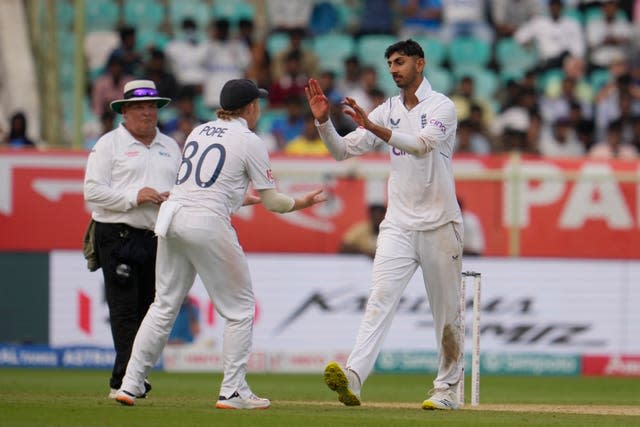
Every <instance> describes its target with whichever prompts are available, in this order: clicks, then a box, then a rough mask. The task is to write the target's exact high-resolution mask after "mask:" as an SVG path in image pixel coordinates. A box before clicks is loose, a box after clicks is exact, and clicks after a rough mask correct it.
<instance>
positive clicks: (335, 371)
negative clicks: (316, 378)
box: [324, 362, 360, 406]
mask: <svg viewBox="0 0 640 427" xmlns="http://www.w3.org/2000/svg"><path fill="white" fill-rule="evenodd" d="M324 383H325V384H326V385H327V387H329V388H330V389H331V390H333V391H335V392H336V393H338V400H339V401H340V402H342V403H344V404H345V405H347V406H360V393H359V392H358V391H354V390H352V388H351V387H350V384H349V378H347V374H345V372H344V371H343V370H342V368H341V367H340V365H338V363H336V362H330V363H329V364H328V365H327V366H326V367H325V368H324Z"/></svg>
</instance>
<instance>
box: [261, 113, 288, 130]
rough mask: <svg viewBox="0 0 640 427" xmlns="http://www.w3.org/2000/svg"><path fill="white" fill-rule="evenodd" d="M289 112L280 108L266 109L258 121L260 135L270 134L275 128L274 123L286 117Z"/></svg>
mask: <svg viewBox="0 0 640 427" xmlns="http://www.w3.org/2000/svg"><path fill="white" fill-rule="evenodd" d="M286 115H287V112H286V110H284V109H280V108H265V109H264V110H263V111H262V114H261V115H260V119H259V120H258V125H257V131H258V133H260V134H265V133H270V132H271V129H272V128H273V122H274V121H275V120H277V119H280V118H284V117H286Z"/></svg>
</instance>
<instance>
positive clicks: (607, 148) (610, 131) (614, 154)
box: [589, 120, 638, 160]
mask: <svg viewBox="0 0 640 427" xmlns="http://www.w3.org/2000/svg"><path fill="white" fill-rule="evenodd" d="M589 158H592V159H606V160H610V159H620V160H636V159H637V158H638V150H637V149H636V147H635V146H633V145H632V144H627V143H624V142H623V141H622V122H621V121H620V120H616V121H613V122H611V123H609V126H608V127H607V134H606V137H605V139H604V140H602V141H600V142H598V143H596V144H594V145H593V147H591V149H590V150H589Z"/></svg>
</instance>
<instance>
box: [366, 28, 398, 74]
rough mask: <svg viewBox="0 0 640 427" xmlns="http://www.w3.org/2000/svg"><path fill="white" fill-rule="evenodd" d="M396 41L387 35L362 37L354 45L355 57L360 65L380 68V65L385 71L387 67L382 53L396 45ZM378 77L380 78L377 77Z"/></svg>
mask: <svg viewBox="0 0 640 427" xmlns="http://www.w3.org/2000/svg"><path fill="white" fill-rule="evenodd" d="M397 41H398V39H397V38H396V37H394V36H387V35H373V34H372V35H364V36H362V37H360V40H359V41H358V43H357V44H356V55H357V56H358V59H359V60H360V63H361V64H366V65H374V66H376V67H380V65H381V64H382V65H383V66H384V69H385V70H386V68H387V65H386V63H385V59H384V52H385V50H387V48H388V47H389V46H390V45H392V44H394V43H396V42H397ZM379 77H380V76H379Z"/></svg>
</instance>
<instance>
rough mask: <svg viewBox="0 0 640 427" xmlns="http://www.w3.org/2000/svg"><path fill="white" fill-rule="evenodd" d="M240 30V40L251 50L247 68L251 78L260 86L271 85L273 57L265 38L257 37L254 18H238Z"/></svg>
mask: <svg viewBox="0 0 640 427" xmlns="http://www.w3.org/2000/svg"><path fill="white" fill-rule="evenodd" d="M238 32H239V37H240V40H242V41H244V43H245V45H246V46H247V48H248V49H249V51H250V52H251V64H250V65H249V68H247V70H246V75H247V78H248V79H249V80H253V81H255V82H256V84H257V85H258V86H261V87H269V86H270V85H271V58H270V57H269V54H268V52H267V49H266V44H265V41H264V40H260V38H259V37H256V34H255V26H254V24H253V20H252V19H249V18H241V19H240V20H238Z"/></svg>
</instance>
